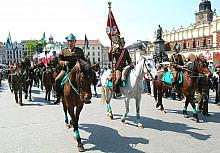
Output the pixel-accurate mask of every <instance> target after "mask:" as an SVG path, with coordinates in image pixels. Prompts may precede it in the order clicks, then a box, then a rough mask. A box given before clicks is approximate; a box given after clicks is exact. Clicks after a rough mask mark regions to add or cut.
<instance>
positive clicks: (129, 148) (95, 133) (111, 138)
mask: <svg viewBox="0 0 220 153" xmlns="http://www.w3.org/2000/svg"><path fill="white" fill-rule="evenodd" d="M79 128H80V129H81V130H84V131H86V132H89V133H91V135H90V136H89V138H88V140H84V141H83V143H84V144H93V145H95V146H94V147H92V148H88V149H87V150H89V151H101V152H114V153H121V152H125V153H130V152H132V153H144V152H143V151H140V150H137V149H136V148H135V146H136V145H137V144H148V143H149V140H147V139H144V138H140V137H138V138H137V137H123V136H121V135H120V134H119V133H118V131H117V130H115V129H112V128H109V127H105V126H102V125H95V124H80V127H79Z"/></svg>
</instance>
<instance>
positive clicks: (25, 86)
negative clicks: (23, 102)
mask: <svg viewBox="0 0 220 153" xmlns="http://www.w3.org/2000/svg"><path fill="white" fill-rule="evenodd" d="M24 93H25V96H24V98H25V99H27V97H28V85H27V82H25V85H24Z"/></svg>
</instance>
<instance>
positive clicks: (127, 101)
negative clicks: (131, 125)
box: [121, 98, 130, 123]
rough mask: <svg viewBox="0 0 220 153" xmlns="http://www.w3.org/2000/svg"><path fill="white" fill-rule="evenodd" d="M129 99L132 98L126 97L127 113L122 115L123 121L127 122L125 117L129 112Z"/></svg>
mask: <svg viewBox="0 0 220 153" xmlns="http://www.w3.org/2000/svg"><path fill="white" fill-rule="evenodd" d="M129 101H130V99H127V98H126V99H125V113H124V115H123V116H122V117H121V122H123V123H124V122H125V119H126V117H127V115H128V113H129Z"/></svg>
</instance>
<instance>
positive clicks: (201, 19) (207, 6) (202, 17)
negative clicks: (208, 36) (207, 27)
mask: <svg viewBox="0 0 220 153" xmlns="http://www.w3.org/2000/svg"><path fill="white" fill-rule="evenodd" d="M195 17H196V24H201V23H211V22H212V21H213V11H212V6H211V2H210V1H209V0H202V2H201V3H200V4H199V12H198V13H195Z"/></svg>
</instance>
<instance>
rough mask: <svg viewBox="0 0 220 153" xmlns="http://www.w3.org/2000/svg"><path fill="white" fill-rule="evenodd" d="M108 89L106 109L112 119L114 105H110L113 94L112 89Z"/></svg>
mask: <svg viewBox="0 0 220 153" xmlns="http://www.w3.org/2000/svg"><path fill="white" fill-rule="evenodd" d="M105 90H106V92H105V93H106V99H105V101H106V104H107V106H106V109H107V116H109V117H110V118H111V119H113V114H112V107H111V105H110V101H111V96H112V92H111V91H110V89H107V88H105Z"/></svg>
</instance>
